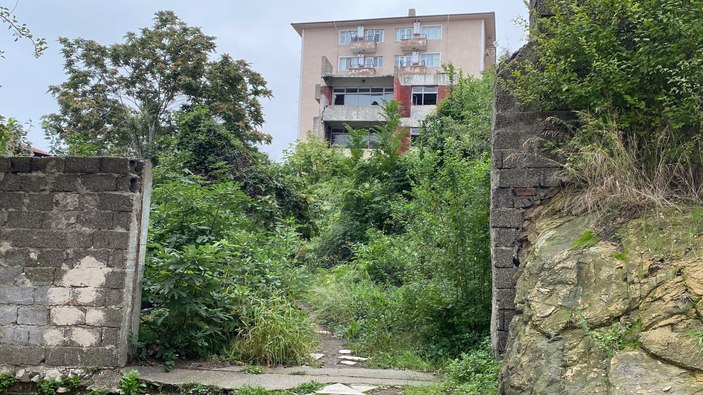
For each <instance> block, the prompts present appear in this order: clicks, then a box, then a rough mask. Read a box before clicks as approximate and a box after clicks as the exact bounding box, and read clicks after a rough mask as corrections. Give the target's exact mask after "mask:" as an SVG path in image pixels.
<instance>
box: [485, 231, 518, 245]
mask: <svg viewBox="0 0 703 395" xmlns="http://www.w3.org/2000/svg"><path fill="white" fill-rule="evenodd" d="M519 236H520V230H519V229H514V228H492V229H491V241H492V242H493V245H494V246H496V247H512V246H514V245H515V242H517V238H518V237H519Z"/></svg>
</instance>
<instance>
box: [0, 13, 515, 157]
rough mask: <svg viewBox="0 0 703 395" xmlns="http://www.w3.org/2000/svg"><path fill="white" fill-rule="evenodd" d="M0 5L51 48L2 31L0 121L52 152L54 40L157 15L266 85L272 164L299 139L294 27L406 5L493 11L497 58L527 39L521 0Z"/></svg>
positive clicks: (57, 54)
mask: <svg viewBox="0 0 703 395" xmlns="http://www.w3.org/2000/svg"><path fill="white" fill-rule="evenodd" d="M0 6H4V7H7V8H10V9H14V14H15V16H16V17H17V19H18V20H19V21H20V22H22V23H25V24H27V26H28V27H29V28H30V29H31V31H32V33H33V34H34V35H35V36H38V37H44V38H45V39H46V41H47V44H48V49H47V51H46V52H45V53H44V54H43V55H42V56H41V57H40V58H35V57H34V56H33V48H32V46H31V44H30V43H29V42H26V41H18V42H14V41H13V39H12V37H11V36H10V32H9V31H8V30H7V29H6V28H5V27H2V26H0V49H2V50H3V51H5V54H4V56H5V58H4V59H1V58H0V115H3V116H4V117H12V118H16V119H17V120H19V121H20V122H22V123H25V125H27V124H28V123H29V122H31V127H30V128H29V133H28V137H29V140H30V141H31V142H32V145H33V146H35V147H37V148H40V149H44V150H48V148H49V144H48V141H46V140H45V139H44V132H43V131H42V130H41V127H40V123H41V117H42V116H43V115H46V114H50V113H53V112H55V111H57V110H58V106H57V104H56V100H55V99H54V98H53V97H52V96H51V95H50V94H49V93H47V88H48V86H49V85H56V84H60V83H61V82H63V81H64V80H65V78H66V76H65V74H64V72H63V57H62V56H61V46H60V45H59V43H58V42H57V40H58V38H59V37H67V38H71V39H73V38H78V37H82V38H86V39H92V40H96V41H98V42H99V43H101V44H105V45H109V44H113V43H117V42H122V41H123V37H124V35H125V33H127V32H136V31H138V30H139V29H140V28H142V27H150V26H151V25H152V18H153V15H154V13H155V12H156V11H158V10H172V11H174V12H175V13H176V15H178V17H179V18H180V19H181V20H183V21H185V22H186V23H188V24H189V25H191V26H199V27H201V28H202V30H203V32H204V33H205V34H207V35H210V36H215V37H216V38H217V39H216V43H217V52H218V53H220V54H222V53H228V54H230V55H231V56H232V57H233V58H236V59H245V60H246V61H248V62H249V63H250V64H251V67H252V69H254V70H255V71H257V72H259V73H261V74H262V75H263V77H264V78H265V79H266V81H267V84H268V87H269V89H271V90H272V91H273V98H271V99H265V100H263V101H262V104H263V107H264V116H265V119H266V122H265V124H264V125H263V127H262V129H263V131H265V132H267V133H269V134H271V136H272V137H273V142H272V143H271V144H270V145H265V146H262V147H261V149H262V150H263V151H264V152H267V153H269V155H270V156H271V158H272V159H274V160H280V159H281V158H282V155H283V154H282V153H283V150H284V149H286V148H288V147H289V146H290V145H291V144H292V143H293V142H294V141H295V139H296V136H297V125H298V101H299V77H300V70H299V68H300V49H301V39H300V36H298V34H297V33H296V32H295V30H293V28H292V27H291V26H290V24H291V23H293V22H316V21H326V20H346V19H365V18H381V17H396V16H405V15H407V12H408V9H409V8H415V9H416V11H417V15H418V16H420V15H433V14H453V13H467V12H490V11H493V12H495V14H496V38H497V41H496V46H497V50H498V52H497V53H498V54H501V53H503V52H505V51H508V52H513V51H516V50H517V49H518V48H519V47H520V46H522V44H523V36H524V33H523V31H522V28H520V27H519V26H518V25H517V24H516V23H515V19H516V18H526V17H527V8H526V7H525V5H524V3H523V0H492V1H491V0H434V1H426V0H425V1H423V0H354V1H346V2H336V1H329V0H325V1H323V0H305V1H302V0H297V1H296V0H293V1H291V0H288V1H282V0H256V1H242V0H239V1H235V0H229V1H225V0H207V1H205V0H202V1H193V0H120V1H115V0H112V1H107V0H63V1H57V0H0Z"/></svg>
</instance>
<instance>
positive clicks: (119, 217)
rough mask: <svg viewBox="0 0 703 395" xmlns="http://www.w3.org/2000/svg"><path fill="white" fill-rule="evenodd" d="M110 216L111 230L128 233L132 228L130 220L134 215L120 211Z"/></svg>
mask: <svg viewBox="0 0 703 395" xmlns="http://www.w3.org/2000/svg"><path fill="white" fill-rule="evenodd" d="M112 214H113V216H112V227H111V229H113V230H124V231H129V230H130V229H131V228H132V219H133V218H134V214H133V213H132V212H130V211H120V212H116V213H112Z"/></svg>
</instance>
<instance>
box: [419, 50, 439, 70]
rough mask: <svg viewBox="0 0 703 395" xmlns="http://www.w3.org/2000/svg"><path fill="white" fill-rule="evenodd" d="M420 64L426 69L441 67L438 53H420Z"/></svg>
mask: <svg viewBox="0 0 703 395" xmlns="http://www.w3.org/2000/svg"><path fill="white" fill-rule="evenodd" d="M420 64H421V65H423V66H427V67H439V66H441V63H440V59H439V53H421V54H420Z"/></svg>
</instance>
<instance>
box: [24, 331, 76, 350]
mask: <svg viewBox="0 0 703 395" xmlns="http://www.w3.org/2000/svg"><path fill="white" fill-rule="evenodd" d="M37 328H41V329H42V330H41V332H37V333H35V332H33V331H30V332H29V344H36V345H45V346H51V347H61V346H65V345H66V342H67V340H66V339H67V338H68V336H67V334H68V333H67V332H68V331H69V329H68V327H57V326H51V327H45V326H44V327H37Z"/></svg>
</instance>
